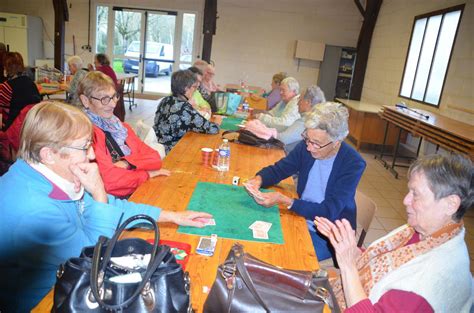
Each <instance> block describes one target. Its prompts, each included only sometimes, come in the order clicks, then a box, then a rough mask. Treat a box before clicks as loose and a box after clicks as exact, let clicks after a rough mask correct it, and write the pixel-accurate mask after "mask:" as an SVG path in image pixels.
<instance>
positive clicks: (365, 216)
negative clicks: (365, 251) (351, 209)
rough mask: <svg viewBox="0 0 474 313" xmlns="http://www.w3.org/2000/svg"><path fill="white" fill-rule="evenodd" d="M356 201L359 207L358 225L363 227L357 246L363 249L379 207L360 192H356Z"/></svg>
mask: <svg viewBox="0 0 474 313" xmlns="http://www.w3.org/2000/svg"><path fill="white" fill-rule="evenodd" d="M355 201H356V206H357V225H360V226H362V230H361V232H360V236H359V240H358V242H357V246H358V247H362V244H363V243H364V239H365V236H366V235H367V232H368V231H369V227H370V223H372V220H373V218H374V215H375V211H376V210H377V205H376V204H375V202H374V201H372V200H371V199H370V198H369V197H367V196H366V195H364V194H363V193H362V192H360V191H358V190H356V195H355Z"/></svg>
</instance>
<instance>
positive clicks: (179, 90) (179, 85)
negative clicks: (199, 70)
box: [171, 70, 197, 97]
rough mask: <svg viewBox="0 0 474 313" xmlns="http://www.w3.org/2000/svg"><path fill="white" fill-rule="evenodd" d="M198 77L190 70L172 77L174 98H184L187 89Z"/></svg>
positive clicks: (175, 73) (181, 71)
mask: <svg viewBox="0 0 474 313" xmlns="http://www.w3.org/2000/svg"><path fill="white" fill-rule="evenodd" d="M196 80H197V79H196V76H195V75H194V73H193V72H191V71H190V70H180V71H176V72H174V73H173V75H171V92H172V93H173V96H175V97H177V96H183V95H184V94H185V93H186V89H187V88H191V86H192V85H193V84H194V83H195V82H196Z"/></svg>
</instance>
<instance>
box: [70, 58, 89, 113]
mask: <svg viewBox="0 0 474 313" xmlns="http://www.w3.org/2000/svg"><path fill="white" fill-rule="evenodd" d="M67 66H68V67H69V71H70V72H71V75H74V76H73V78H72V80H71V83H70V84H69V87H68V90H67V91H68V96H67V102H68V103H70V104H74V105H81V103H80V101H79V96H78V95H77V86H78V85H79V82H80V81H81V80H82V79H83V78H84V76H86V74H87V70H86V69H84V68H82V59H81V57H80V56H77V55H74V56H72V57H70V58H69V59H68V60H67Z"/></svg>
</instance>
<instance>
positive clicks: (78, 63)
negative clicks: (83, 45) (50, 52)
mask: <svg viewBox="0 0 474 313" xmlns="http://www.w3.org/2000/svg"><path fill="white" fill-rule="evenodd" d="M82 63H83V62H82V59H81V57H80V56H78V55H73V56H72V57H70V58H69V59H67V64H69V65H74V66H75V67H76V68H77V69H80V68H82Z"/></svg>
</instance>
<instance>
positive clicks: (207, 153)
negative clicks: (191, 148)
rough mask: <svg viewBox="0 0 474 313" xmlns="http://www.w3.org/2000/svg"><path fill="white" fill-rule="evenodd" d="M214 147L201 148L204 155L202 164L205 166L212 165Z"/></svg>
mask: <svg viewBox="0 0 474 313" xmlns="http://www.w3.org/2000/svg"><path fill="white" fill-rule="evenodd" d="M212 151H213V150H212V149H211V148H202V149H201V156H202V165H204V166H211V163H212Z"/></svg>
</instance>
